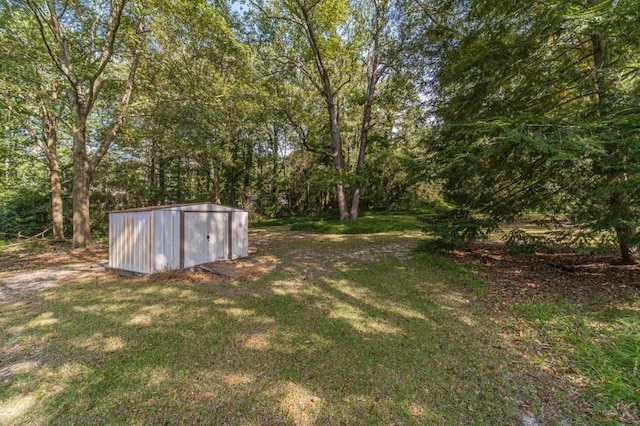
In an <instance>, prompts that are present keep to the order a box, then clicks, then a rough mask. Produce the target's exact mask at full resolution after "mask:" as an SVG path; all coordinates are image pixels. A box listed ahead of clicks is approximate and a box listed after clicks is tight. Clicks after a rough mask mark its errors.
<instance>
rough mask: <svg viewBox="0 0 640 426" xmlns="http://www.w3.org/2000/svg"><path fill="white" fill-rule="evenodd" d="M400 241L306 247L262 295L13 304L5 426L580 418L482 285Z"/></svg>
mask: <svg viewBox="0 0 640 426" xmlns="http://www.w3.org/2000/svg"><path fill="white" fill-rule="evenodd" d="M389 241H391V240H390V239H389V238H380V239H376V238H372V237H362V238H360V237H350V238H348V239H341V240H331V241H328V240H309V239H306V240H305V239H301V240H296V241H291V242H289V243H288V244H287V245H286V247H282V246H281V247H280V249H279V250H276V251H275V252H273V253H270V255H274V256H276V257H278V258H279V260H278V262H279V266H278V268H276V270H275V271H274V272H272V273H270V274H268V275H266V276H263V277H262V278H260V279H257V280H254V281H250V282H243V283H230V282H224V281H218V282H215V281H214V282H211V283H206V284H200V285H195V284H166V285H162V284H157V283H148V282H141V281H130V280H117V279H113V280H99V281H85V282H74V283H69V285H67V286H65V287H62V288H57V289H53V290H49V291H47V292H46V293H42V294H38V295H32V296H30V297H28V298H25V299H23V300H20V301H16V302H13V303H11V304H7V305H5V306H3V307H2V317H1V320H0V329H1V330H2V331H1V332H0V333H1V334H0V336H1V338H2V340H1V341H0V343H1V346H0V356H1V359H2V364H0V372H1V373H0V380H2V385H3V386H2V390H0V422H2V423H11V422H14V423H16V424H18V423H34V424H45V423H46V424H69V423H74V422H82V423H86V422H91V423H125V422H126V423H152V424H157V423H160V424H174V423H187V424H197V423H215V424H225V423H226V424H282V423H285V424H287V423H291V424H425V423H427V424H468V423H475V424H504V423H511V424H519V423H522V422H523V415H524V416H525V417H526V416H532V417H536V418H538V419H540V421H542V422H544V423H545V424H546V423H552V422H559V421H561V420H562V419H564V418H565V416H566V415H571V413H567V412H564V411H563V409H562V408H561V407H563V406H564V405H566V404H567V403H568V402H567V400H566V398H567V396H566V394H565V392H564V391H563V390H562V389H560V388H556V389H554V387H556V386H558V385H559V383H556V382H555V381H554V379H552V378H550V377H546V376H544V375H543V374H542V373H540V372H539V371H537V370H536V369H535V367H534V366H532V365H531V364H529V363H528V362H526V361H524V360H522V359H519V358H518V357H517V356H516V355H515V354H514V353H512V352H511V351H510V350H509V349H508V348H507V347H505V346H504V345H503V343H502V341H501V340H500V338H499V336H497V335H495V334H494V333H493V332H492V331H491V327H490V324H488V321H490V317H489V316H488V315H487V313H486V312H483V311H481V310H480V308H478V307H476V306H475V305H474V304H473V303H472V297H473V294H474V289H471V288H468V287H469V286H474V285H475V284H477V282H476V281H474V280H467V279H466V278H465V273H464V272H463V271H459V270H454V271H451V270H447V269H446V268H442V267H438V266H437V265H434V263H433V262H429V261H425V258H423V257H408V258H406V259H398V258H397V257H396V256H395V255H392V254H389V253H388V252H386V251H384V250H383V248H384V245H385V244H388V243H389ZM405 243H407V242H406V241H405ZM356 249H357V250H359V253H360V255H359V256H349V254H350V253H353V252H354V250H356ZM367 249H370V251H367ZM380 252H381V253H383V255H380V256H372V255H371V254H373V253H380ZM258 255H260V254H259V253H258ZM533 377H535V378H536V379H535V380H533V379H532V378H533Z"/></svg>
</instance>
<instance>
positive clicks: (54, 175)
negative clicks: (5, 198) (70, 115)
mask: <svg viewBox="0 0 640 426" xmlns="http://www.w3.org/2000/svg"><path fill="white" fill-rule="evenodd" d="M45 137H46V147H47V148H46V150H45V154H46V157H47V164H48V168H49V182H50V185H51V226H52V228H51V229H52V234H53V241H62V240H64V211H63V203H62V182H61V174H62V172H61V170H60V162H59V159H58V150H57V142H58V141H57V129H56V126H55V119H54V118H53V117H47V120H46V121H45Z"/></svg>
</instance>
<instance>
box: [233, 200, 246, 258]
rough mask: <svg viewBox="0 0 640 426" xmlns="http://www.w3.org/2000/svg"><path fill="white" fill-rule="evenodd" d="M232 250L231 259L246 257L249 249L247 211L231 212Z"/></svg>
mask: <svg viewBox="0 0 640 426" xmlns="http://www.w3.org/2000/svg"><path fill="white" fill-rule="evenodd" d="M232 214H233V252H232V256H231V258H232V259H237V258H239V257H247V256H248V251H249V213H247V212H243V211H236V212H233V213H232Z"/></svg>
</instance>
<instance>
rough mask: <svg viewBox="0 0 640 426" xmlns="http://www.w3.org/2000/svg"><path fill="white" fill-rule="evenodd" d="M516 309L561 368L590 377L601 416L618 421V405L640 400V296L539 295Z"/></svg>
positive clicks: (589, 395)
mask: <svg viewBox="0 0 640 426" xmlns="http://www.w3.org/2000/svg"><path fill="white" fill-rule="evenodd" d="M514 311H515V312H516V313H517V314H518V315H519V316H520V317H521V318H523V319H526V320H527V321H528V325H529V326H530V327H533V328H534V329H535V330H536V331H537V332H538V333H539V334H540V335H541V336H542V337H543V338H544V341H545V342H547V343H548V344H549V345H550V347H551V349H552V355H553V356H552V358H555V359H557V360H562V362H561V367H562V368H565V369H569V370H570V371H574V372H575V375H576V376H577V377H580V378H581V379H582V380H584V381H585V382H586V383H584V386H585V391H586V395H585V396H586V397H587V398H586V399H587V400H589V401H590V402H591V403H592V404H593V405H594V412H596V413H599V414H600V417H601V418H600V420H601V421H602V422H605V423H610V424H618V421H619V419H618V415H619V414H620V413H616V412H615V410H612V408H613V407H615V406H619V405H620V404H622V406H624V405H626V404H631V405H633V404H634V403H635V404H638V403H640V299H638V298H637V297H636V298H630V299H629V300H627V301H623V300H621V301H618V302H617V303H614V304H611V303H602V301H599V300H594V301H593V303H588V304H585V303H578V302H576V301H572V300H560V301H554V302H549V301H543V300H540V301H531V302H526V303H520V304H517V305H516V306H514ZM635 408H636V409H637V408H640V407H638V406H637V405H636V407H635ZM607 413H608V414H607ZM636 414H637V413H636ZM608 417H609V418H608Z"/></svg>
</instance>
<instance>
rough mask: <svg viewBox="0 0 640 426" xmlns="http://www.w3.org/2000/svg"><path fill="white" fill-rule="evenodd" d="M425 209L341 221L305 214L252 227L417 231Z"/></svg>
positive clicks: (335, 231) (351, 231)
mask: <svg viewBox="0 0 640 426" xmlns="http://www.w3.org/2000/svg"><path fill="white" fill-rule="evenodd" d="M423 213H424V212H423V211H415V212H393V211H390V212H365V213H363V214H362V215H361V216H360V217H359V218H358V220H355V221H354V220H348V221H344V222H340V220H339V219H338V217H337V216H335V215H333V216H318V217H312V216H303V217H297V218H286V219H271V220H266V221H262V222H259V223H256V224H252V227H258V228H260V227H270V226H282V225H287V226H289V229H291V230H292V231H304V232H313V233H319V234H371V233H382V232H394V231H415V230H418V229H420V227H421V225H420V224H419V223H418V220H417V219H416V217H417V216H418V215H420V214H423Z"/></svg>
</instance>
